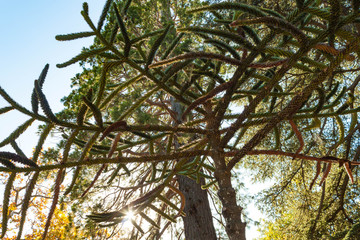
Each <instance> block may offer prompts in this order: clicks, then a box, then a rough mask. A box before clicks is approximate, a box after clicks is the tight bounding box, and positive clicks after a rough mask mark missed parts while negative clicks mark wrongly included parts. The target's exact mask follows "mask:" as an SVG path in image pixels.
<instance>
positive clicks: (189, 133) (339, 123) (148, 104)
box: [0, 0, 360, 239]
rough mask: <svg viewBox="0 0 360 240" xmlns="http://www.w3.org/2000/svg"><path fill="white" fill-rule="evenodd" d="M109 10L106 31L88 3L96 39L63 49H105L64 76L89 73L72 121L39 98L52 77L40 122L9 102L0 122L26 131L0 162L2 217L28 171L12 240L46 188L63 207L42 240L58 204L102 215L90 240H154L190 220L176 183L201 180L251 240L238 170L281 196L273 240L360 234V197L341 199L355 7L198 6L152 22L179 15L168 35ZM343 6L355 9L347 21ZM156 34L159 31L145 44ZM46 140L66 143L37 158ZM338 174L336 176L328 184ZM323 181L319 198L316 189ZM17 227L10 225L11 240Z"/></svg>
mask: <svg viewBox="0 0 360 240" xmlns="http://www.w3.org/2000/svg"><path fill="white" fill-rule="evenodd" d="M111 2H112V1H107V2H106V4H105V7H104V11H103V13H102V15H101V17H100V20H99V22H98V25H97V26H95V25H94V23H93V22H92V21H91V20H90V18H89V17H88V6H87V4H84V9H83V11H82V15H83V17H84V19H85V21H86V22H87V23H88V24H89V26H90V28H91V31H89V32H82V33H75V34H69V35H59V36H57V39H58V40H72V39H77V38H82V37H88V36H96V41H95V44H94V46H92V47H90V48H89V49H84V50H83V52H82V53H80V54H79V55H78V56H76V57H74V58H73V59H71V60H69V61H67V62H65V63H63V64H59V65H58V67H65V66H67V65H69V64H73V63H75V62H78V61H83V63H84V64H85V65H84V67H85V69H84V72H83V73H82V74H79V75H78V76H76V78H75V79H74V84H76V85H78V86H79V88H78V89H76V90H75V91H74V92H73V93H72V94H71V95H70V96H69V97H67V98H66V99H65V100H64V101H65V106H66V109H65V110H64V111H63V112H61V113H58V114H54V113H53V112H52V111H51V109H50V106H49V104H48V103H47V100H46V97H45V95H44V93H43V92H42V89H41V88H42V86H43V84H44V80H45V76H46V72H47V69H48V66H46V67H45V68H44V70H43V72H42V73H41V75H40V77H39V79H38V80H37V81H35V83H34V90H33V96H32V110H31V111H30V110H28V109H25V108H23V107H22V106H20V105H19V104H17V103H16V102H15V101H14V100H13V99H12V98H11V97H10V96H8V95H7V94H6V92H5V91H4V90H3V89H2V88H1V89H0V94H1V95H2V97H3V98H4V99H5V100H6V101H7V102H9V104H10V106H9V107H5V108H2V109H1V113H5V112H7V111H9V110H12V109H17V110H18V111H20V112H22V113H24V114H27V115H29V116H30V117H31V119H30V120H29V121H27V122H25V123H24V124H23V125H21V126H19V127H18V128H17V129H16V130H15V131H14V132H13V133H12V134H11V135H10V136H9V137H8V138H6V139H5V140H3V141H2V142H1V143H0V146H4V145H6V144H11V143H12V145H13V147H14V149H15V150H16V152H17V154H13V153H8V152H1V155H0V157H1V158H0V160H1V163H2V164H3V165H4V166H5V167H3V168H1V171H4V172H9V173H10V175H9V177H8V178H7V186H6V189H5V193H4V196H5V197H4V203H3V212H5V213H7V212H8V209H9V207H8V206H9V202H10V200H11V199H12V198H11V197H10V195H11V193H12V192H13V191H14V190H12V189H13V186H15V185H14V179H15V176H16V175H19V174H21V176H22V175H23V174H22V173H28V172H31V173H32V174H31V175H30V179H29V181H28V183H27V184H25V185H26V191H25V193H23V199H22V207H21V218H20V223H19V233H18V235H17V236H18V239H20V238H21V232H22V229H23V226H24V222H25V217H26V212H27V209H28V208H29V202H30V201H31V200H32V199H33V198H32V195H33V191H34V188H35V185H36V183H37V182H38V181H42V179H51V178H53V179H54V180H53V181H54V187H53V189H52V192H53V196H52V198H53V200H52V203H51V207H50V211H49V214H48V216H47V221H46V223H45V227H44V228H45V231H44V234H43V238H45V237H46V235H47V232H48V230H49V228H50V226H51V219H52V216H53V214H54V213H55V212H56V209H57V207H56V206H57V205H58V203H60V204H62V203H64V202H66V203H69V204H70V205H68V206H69V207H68V208H71V209H75V210H74V213H73V215H74V217H75V218H76V217H77V218H78V219H80V216H81V215H82V214H83V213H85V212H87V213H89V212H92V214H90V215H89V219H90V221H86V222H84V223H83V224H82V226H83V227H84V229H87V230H88V231H89V232H88V233H86V232H84V233H82V234H88V236H94V234H98V231H97V228H98V227H99V226H106V227H108V228H105V229H104V230H102V231H99V233H100V234H102V236H98V237H99V238H101V237H104V238H105V237H109V236H115V234H117V235H118V236H122V237H124V239H129V238H131V239H132V238H141V237H144V238H155V239H156V238H160V237H161V236H162V234H163V233H164V231H165V230H166V229H167V228H168V227H169V226H171V225H170V222H175V221H176V220H175V219H176V218H177V217H178V216H180V215H181V214H182V211H183V209H184V206H185V202H184V199H185V196H184V193H182V192H181V191H180V190H179V186H178V183H177V182H176V180H177V176H179V175H183V176H187V177H189V178H192V179H195V180H197V181H198V182H201V180H200V179H201V178H205V179H206V180H205V183H202V185H203V188H204V189H208V192H210V193H214V192H216V193H217V195H218V200H219V202H220V204H221V208H222V217H223V219H224V225H225V231H226V235H227V237H228V238H229V239H245V225H246V224H245V221H244V220H243V219H242V214H243V207H245V206H240V205H239V203H240V201H239V199H238V197H237V195H236V190H237V187H236V186H235V187H234V186H233V183H232V178H233V176H236V174H235V173H236V171H237V170H236V168H238V167H244V168H247V169H253V170H255V171H257V172H258V174H256V175H254V180H257V181H263V180H265V179H269V178H271V179H272V180H275V182H276V183H275V185H274V186H273V187H272V188H271V189H269V190H268V192H267V194H265V195H264V196H265V197H264V198H263V199H262V200H261V203H262V204H264V203H267V204H266V205H265V204H264V205H263V206H264V209H266V207H269V208H268V209H270V210H271V211H269V212H270V213H272V214H273V215H272V216H273V217H274V218H275V220H274V221H272V222H268V223H267V224H266V225H265V230H264V233H265V234H266V235H268V237H270V238H273V237H274V236H276V237H280V238H282V237H284V236H286V234H288V233H286V232H285V229H286V230H287V231H288V229H290V230H292V233H291V234H292V236H296V237H297V238H299V239H303V238H321V237H326V236H332V237H335V236H336V237H345V236H346V235H347V236H346V237H348V238H350V237H351V236H350V235H351V234H352V233H353V232H354V231H355V230H354V229H356V228H357V227H358V215H357V214H356V212H358V211H357V210H358V209H357V205H356V204H354V203H355V201H356V199H357V197H358V195H357V194H356V192H355V191H347V190H348V189H349V187H348V186H347V185H348V183H349V181H351V182H352V183H354V184H356V182H357V178H356V176H357V172H356V171H355V169H354V168H353V167H354V166H355V165H358V163H357V162H356V161H357V159H358V157H359V147H357V146H358V142H357V141H356V137H357V136H358V133H357V131H358V130H359V124H358V122H357V115H358V111H359V110H360V109H359V102H358V97H357V96H358V91H359V90H358V86H357V85H358V82H359V79H360V78H356V77H355V76H354V74H355V73H356V71H358V70H359V69H358V68H357V66H356V63H357V58H356V56H357V57H358V49H359V43H358V38H357V37H358V31H357V22H358V18H359V16H358V14H359V13H358V12H359V11H358V10H359V6H358V5H357V2H356V1H354V2H353V3H350V2H347V1H345V2H340V1H335V0H334V1H329V2H322V1H296V5H291V4H290V3H287V2H286V1H284V2H280V3H279V4H276V5H274V9H270V8H265V7H263V6H260V5H259V4H258V3H256V2H252V3H251V4H244V3H232V2H224V3H217V4H212V5H210V6H204V7H198V8H194V9H193V10H191V11H190V12H191V13H201V14H202V15H200V16H199V17H197V18H184V19H180V18H178V15H177V14H176V13H177V12H179V13H180V12H181V11H182V12H184V9H186V8H187V7H190V6H186V5H185V4H184V2H181V3H179V2H178V5H176V4H175V5H172V7H171V11H170V12H169V11H165V10H166V9H168V8H162V12H161V10H160V11H158V12H155V13H159V12H160V13H161V14H160V16H163V17H164V18H165V19H168V18H169V16H174V18H173V21H172V22H169V24H168V25H167V26H166V27H164V26H163V23H164V22H165V21H163V20H162V21H160V22H159V25H156V22H155V20H156V19H159V18H154V17H153V16H152V15H141V11H140V10H139V9H140V7H139V6H140V4H144V2H141V1H139V2H137V1H134V2H131V1H127V2H125V3H120V6H119V5H118V4H114V5H113V6H112V5H111ZM152 3H153V4H155V3H161V4H163V5H166V4H169V2H166V1H160V2H157V1H155V2H152ZM181 4H184V5H185V6H181ZM342 4H343V5H345V6H346V7H344V10H343V11H339V9H340V8H341V6H342ZM154 6H157V5H156V4H155V5H154ZM195 7H196V6H195ZM269 7H271V5H269ZM176 10H178V11H176ZM186 10H187V9H186ZM345 10H346V11H345ZM130 12H131V14H130ZM127 13H129V14H127ZM146 13H148V12H146ZM107 15H108V23H107V24H105V27H104V28H103V26H104V21H105V18H106V16H107ZM160 19H161V17H160ZM146 24H150V26H159V28H161V29H159V30H155V31H153V32H146V30H148V29H149V27H147V26H146ZM174 25H175V27H174ZM139 26H144V27H141V28H139ZM162 27H164V28H162ZM109 29H110V30H111V31H109ZM175 29H176V32H175ZM184 33H185V34H184ZM86 59H87V61H85V60H86ZM87 64H90V67H91V68H87ZM342 87H343V88H342ZM341 88H342V89H341ZM39 105H40V106H41V108H42V111H43V114H39V113H38V112H39V109H38V108H39ZM233 106H240V107H241V109H242V110H241V111H240V110H239V108H234V107H233ZM232 111H239V113H236V114H233V113H231V112H232ZM179 113H182V115H181V116H180V114H179ZM349 116H350V117H349ZM35 120H39V121H43V122H45V123H47V124H46V125H45V126H43V128H42V129H41V136H40V139H39V141H38V144H37V147H36V149H35V152H34V154H33V157H32V159H31V160H29V159H28V158H26V157H25V156H24V155H23V154H22V153H21V150H20V149H18V148H17V147H16V144H14V140H15V139H16V138H17V137H18V136H19V135H21V133H22V132H24V131H25V130H26V128H27V127H28V126H29V125H30V124H31V123H32V122H33V121H35ZM303 126H305V127H303ZM51 131H59V132H61V133H63V140H62V141H61V142H60V143H59V146H58V148H55V149H49V150H48V151H43V150H41V148H42V145H43V143H44V141H45V139H46V137H47V136H48V135H49V133H50V132H51ZM39 156H40V159H39ZM273 156H276V158H274V157H273ZM295 159H296V161H293V160H295ZM240 160H241V163H240V164H238V163H239V162H240ZM14 161H15V162H20V163H22V164H25V165H28V166H29V167H27V168H21V167H18V166H16V165H14V164H13V162H14ZM315 162H316V164H315ZM323 163H324V164H326V165H325V166H324V172H323V174H322V176H321V177H320V180H318V179H317V177H318V175H320V172H321V165H322V164H323ZM334 163H339V165H340V167H341V168H339V170H337V172H335V171H334V169H333V170H332V171H331V175H328V174H329V172H330V170H331V166H332V165H333V164H334ZM38 165H39V166H38ZM315 173H316V176H315V177H314V176H313V175H314V174H315ZM125 175H128V177H126V176H125ZM89 176H92V178H89ZM354 176H355V177H354ZM24 177H25V176H24ZM124 179H127V181H128V182H125V183H124ZM280 179H281V181H279V180H280ZM47 181H49V180H47ZM316 181H318V182H320V185H322V189H321V190H320V189H314V188H312V186H313V185H314V183H315V182H316ZM325 183H326V186H325ZM65 186H66V187H65ZM328 186H332V187H330V188H329V189H330V190H327V188H328ZM62 188H64V189H62ZM309 188H310V190H309ZM337 197H339V198H337ZM110 199H111V200H110ZM87 201H90V202H92V203H93V205H92V207H88V206H87V204H86V202H87ZM294 201H295V202H296V204H294ZM352 201H353V202H352ZM317 203H318V205H316V204H317ZM314 206H317V207H314ZM347 208H350V209H351V211H347ZM130 209H131V210H132V211H133V213H134V214H135V215H136V217H135V218H134V219H133V220H131V222H132V224H133V226H134V228H133V230H131V231H124V229H119V226H121V224H119V223H121V222H123V221H124V219H125V218H126V217H127V212H129V210H130ZM65 211H66V210H65ZM299 211H300V213H301V214H298V213H299ZM8 216H9V215H8V214H3V224H2V228H3V231H2V234H3V236H4V234H5V233H6V228H7V227H6V226H7V224H6V223H7V222H8ZM295 216H296V217H300V219H295ZM135 219H136V220H135ZM309 220H310V221H309ZM145 222H146V223H145ZM94 223H99V225H94ZM284 223H285V226H293V225H295V224H298V223H301V224H302V225H301V227H297V228H295V227H294V228H289V227H283V226H284ZM70 227H71V225H70ZM108 229H110V231H109V230H108ZM144 229H146V230H144ZM175 231H176V229H175ZM288 232H289V231H288ZM290 232H291V231H290ZM126 233H127V234H129V235H128V236H126V235H124V234H126ZM112 234H114V235H112Z"/></svg>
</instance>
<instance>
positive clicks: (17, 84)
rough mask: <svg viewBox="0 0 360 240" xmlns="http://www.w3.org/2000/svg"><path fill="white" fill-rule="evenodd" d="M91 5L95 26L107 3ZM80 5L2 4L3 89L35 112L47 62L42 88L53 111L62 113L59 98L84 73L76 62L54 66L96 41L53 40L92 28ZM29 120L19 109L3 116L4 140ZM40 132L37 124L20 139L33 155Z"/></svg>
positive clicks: (55, 1)
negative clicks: (37, 88) (33, 98)
mask: <svg viewBox="0 0 360 240" xmlns="http://www.w3.org/2000/svg"><path fill="white" fill-rule="evenodd" d="M87 2H88V4H89V14H90V17H91V18H92V20H93V22H95V23H97V21H98V18H99V16H100V13H101V11H102V7H103V4H104V1H100V0H90V1H87ZM82 3H83V1H78V0H51V1H49V0H47V1H45V0H36V1H24V0H20V1H0V29H2V37H1V38H0V52H1V58H0V86H1V87H2V88H3V89H5V90H6V92H7V93H8V94H9V95H10V96H11V97H13V99H15V100H16V101H17V102H18V103H20V104H21V105H22V106H24V107H27V108H28V109H31V103H30V101H31V100H30V99H31V93H32V90H33V87H34V80H35V79H37V78H38V77H39V74H40V72H41V70H42V69H43V67H44V66H45V64H47V63H49V64H50V69H49V72H48V75H47V77H46V80H45V84H44V87H43V90H44V93H45V95H46V96H47V98H48V101H49V103H50V106H51V108H52V110H53V112H58V111H60V110H61V109H62V103H61V101H60V99H61V98H62V97H64V96H66V95H67V94H68V93H69V92H70V83H71V81H70V79H71V78H72V77H73V76H75V74H76V73H77V72H81V68H80V67H79V65H78V64H73V65H71V66H69V67H66V68H62V69H59V68H57V67H56V64H58V63H62V62H65V61H67V60H69V59H70V58H72V57H74V56H75V55H77V54H79V53H80V52H81V49H82V47H83V46H89V45H90V44H91V43H92V42H93V37H90V38H86V39H80V40H73V41H66V42H65V41H62V42H60V41H57V40H55V36H56V35H58V34H67V33H74V32H80V31H89V30H90V28H89V27H88V25H87V24H86V22H85V21H84V20H83V18H82V16H81V14H80V11H81V10H82ZM5 106H8V104H7V103H6V102H5V101H4V100H3V99H2V98H1V99H0V108H1V107H5ZM27 119H28V117H26V116H24V115H23V114H19V113H16V111H11V112H9V113H6V114H4V115H0V138H1V139H4V138H6V137H7V136H8V135H9V134H10V133H11V132H12V131H14V130H15V128H16V127H17V126H19V125H20V124H22V123H23V122H25V121H26V120H27ZM36 129H37V127H36V124H33V126H32V127H31V129H30V131H27V132H25V134H24V136H21V137H20V138H19V139H18V140H17V143H18V144H19V146H20V147H21V148H22V149H23V151H24V152H25V153H26V154H29V155H30V154H31V152H32V149H33V148H34V146H35V145H36V143H37V137H36V136H34V133H35V131H36ZM0 150H1V151H4V150H7V151H10V150H11V148H9V147H6V148H1V149H0Z"/></svg>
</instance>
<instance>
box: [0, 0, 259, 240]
mask: <svg viewBox="0 0 360 240" xmlns="http://www.w3.org/2000/svg"><path fill="white" fill-rule="evenodd" d="M87 2H88V4H89V15H90V17H91V19H92V20H93V22H94V23H97V21H98V18H99V16H100V13H101V11H102V7H103V4H104V2H105V1H104V0H88V1H87ZM82 3H83V1H78V0H51V1H50V0H46V1H45V0H35V1H25V0H19V1H6V0H2V1H0V29H1V30H2V37H1V38H0V53H1V57H0V86H1V87H2V88H3V89H5V91H6V92H7V93H8V94H9V95H10V96H11V97H12V98H13V99H14V100H15V101H17V102H18V103H20V104H21V105H22V106H24V107H26V108H28V109H31V93H32V90H33V87H34V80H35V79H37V78H38V77H39V74H40V72H41V70H42V69H43V67H44V66H45V64H47V63H49V64H50V69H49V72H48V75H47V77H46V80H45V83H44V86H43V91H44V93H45V95H46V97H47V99H48V101H49V104H50V106H51V109H52V110H53V112H55V113H56V112H58V111H60V110H61V109H62V103H61V101H60V99H61V98H63V97H64V96H66V95H67V94H68V93H69V92H70V84H71V78H72V77H73V76H75V74H76V73H78V72H81V68H80V67H79V65H78V64H73V65H71V66H69V67H66V68H62V69H59V68H57V67H56V64H58V63H62V62H65V61H67V60H69V59H71V58H72V57H74V56H75V55H77V54H79V53H80V52H81V49H82V47H84V46H89V45H91V43H92V41H93V37H90V38H86V39H79V40H73V41H66V42H59V41H57V40H55V36H56V35H58V34H67V33H75V32H81V31H89V30H90V28H89V27H88V25H87V24H86V22H85V21H84V20H83V18H82V16H81V14H80V11H81V10H82ZM6 106H9V104H7V103H6V101H4V100H3V99H2V98H1V97H0V108H2V107H6ZM28 119H29V118H28V117H26V116H25V115H23V114H19V113H17V112H16V111H11V112H8V113H6V114H3V115H0V141H2V140H3V139H5V138H6V137H7V136H8V135H9V134H10V133H11V132H13V131H14V130H15V129H16V127H17V126H19V125H21V124H22V123H24V122H25V121H26V120H28ZM36 130H37V124H33V125H32V126H31V128H30V129H29V130H28V131H26V132H25V133H24V134H23V135H22V136H21V137H20V138H19V139H18V140H17V141H16V142H17V143H18V145H19V146H20V148H21V149H22V150H23V151H24V152H25V154H26V155H27V156H31V153H32V150H33V148H34V147H35V146H36V144H37V141H38V136H37V135H36ZM51 141H53V142H51ZM55 142H56V140H51V139H50V143H49V142H47V143H48V144H54V143H55ZM0 151H13V150H12V148H11V147H3V148H0ZM1 190H2V188H1V186H0V192H2V191H1ZM248 211H249V212H250V213H252V214H251V215H252V216H253V217H255V216H259V212H258V211H257V209H255V208H254V207H252V208H251V209H249V210H248ZM256 220H258V219H256ZM257 235H258V234H257V232H256V230H255V228H254V227H252V228H251V229H250V230H249V229H248V231H247V236H248V239H253V237H255V236H257Z"/></svg>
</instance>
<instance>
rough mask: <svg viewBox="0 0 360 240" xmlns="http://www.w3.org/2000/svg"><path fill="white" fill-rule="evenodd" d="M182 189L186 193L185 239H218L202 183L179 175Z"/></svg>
mask: <svg viewBox="0 0 360 240" xmlns="http://www.w3.org/2000/svg"><path fill="white" fill-rule="evenodd" d="M177 177H178V182H179V188H180V191H181V192H182V193H183V194H184V195H185V209H184V212H185V214H186V216H185V217H183V221H184V232H185V239H187V240H203V239H206V240H216V239H217V238H216V232H215V228H214V225H213V220H212V214H211V209H210V205H209V199H208V196H207V192H206V191H205V190H202V189H201V184H204V180H203V179H202V181H201V184H198V183H196V181H194V180H192V179H190V178H188V177H186V176H181V175H179V176H177Z"/></svg>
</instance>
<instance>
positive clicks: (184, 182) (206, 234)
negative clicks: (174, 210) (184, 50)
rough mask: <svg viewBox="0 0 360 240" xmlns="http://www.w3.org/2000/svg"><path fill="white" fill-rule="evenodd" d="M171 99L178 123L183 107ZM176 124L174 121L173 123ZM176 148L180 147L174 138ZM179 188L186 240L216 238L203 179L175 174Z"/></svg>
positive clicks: (214, 239) (209, 239)
mask: <svg viewBox="0 0 360 240" xmlns="http://www.w3.org/2000/svg"><path fill="white" fill-rule="evenodd" d="M171 100H172V107H171V109H172V111H174V112H175V113H176V116H177V119H176V120H177V122H178V123H180V122H181V121H182V120H181V116H182V114H183V109H182V107H181V105H180V104H179V103H178V102H176V101H175V100H174V99H173V98H171ZM174 124H175V125H176V123H174ZM175 145H176V148H178V147H180V145H179V143H178V142H177V141H176V140H175ZM177 178H178V183H179V189H180V191H181V192H182V193H183V194H184V196H185V208H184V212H185V214H186V216H185V217H183V222H184V233H185V239H186V240H203V239H206V240H216V239H217V238H216V232H215V228H214V223H213V220H212V213H211V209H210V204H209V199H208V196H207V191H205V190H202V189H201V185H202V184H204V179H203V178H201V180H200V183H196V181H194V180H192V179H190V178H188V177H187V176H182V175H177Z"/></svg>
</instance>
